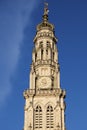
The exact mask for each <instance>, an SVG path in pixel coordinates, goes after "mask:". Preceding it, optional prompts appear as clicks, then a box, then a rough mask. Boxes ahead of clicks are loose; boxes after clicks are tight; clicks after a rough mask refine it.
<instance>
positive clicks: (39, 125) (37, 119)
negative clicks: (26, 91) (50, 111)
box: [34, 106, 42, 129]
mask: <svg viewBox="0 0 87 130" xmlns="http://www.w3.org/2000/svg"><path fill="white" fill-rule="evenodd" d="M34 122H35V125H34V126H35V128H36V129H38V128H42V109H41V107H40V106H37V107H36V109H35V121H34Z"/></svg>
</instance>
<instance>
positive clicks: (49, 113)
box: [46, 106, 54, 128]
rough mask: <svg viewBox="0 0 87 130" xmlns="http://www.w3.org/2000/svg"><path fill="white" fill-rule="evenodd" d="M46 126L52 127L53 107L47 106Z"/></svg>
mask: <svg viewBox="0 0 87 130" xmlns="http://www.w3.org/2000/svg"><path fill="white" fill-rule="evenodd" d="M46 128H54V114H53V107H52V106H48V107H47V111H46Z"/></svg>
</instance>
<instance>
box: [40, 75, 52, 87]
mask: <svg viewBox="0 0 87 130" xmlns="http://www.w3.org/2000/svg"><path fill="white" fill-rule="evenodd" d="M38 87H39V88H50V87H51V79H50V78H49V77H42V78H40V79H39V81H38Z"/></svg>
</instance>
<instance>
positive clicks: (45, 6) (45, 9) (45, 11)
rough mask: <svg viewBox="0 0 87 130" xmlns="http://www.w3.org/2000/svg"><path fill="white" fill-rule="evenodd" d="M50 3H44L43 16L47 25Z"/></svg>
mask: <svg viewBox="0 0 87 130" xmlns="http://www.w3.org/2000/svg"><path fill="white" fill-rule="evenodd" d="M48 12H49V10H48V3H47V2H44V14H43V22H44V23H46V22H47V21H48Z"/></svg>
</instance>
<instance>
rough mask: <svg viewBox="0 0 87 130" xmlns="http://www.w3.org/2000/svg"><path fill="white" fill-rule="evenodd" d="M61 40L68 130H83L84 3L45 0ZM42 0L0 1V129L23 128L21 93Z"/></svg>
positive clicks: (86, 77)
mask: <svg viewBox="0 0 87 130" xmlns="http://www.w3.org/2000/svg"><path fill="white" fill-rule="evenodd" d="M47 1H48V3H49V10H50V12H49V21H50V22H51V23H53V24H54V25H55V33H56V36H57V37H58V39H59V42H58V44H57V45H58V50H59V63H60V68H61V86H62V88H63V89H66V92H67V96H66V128H67V130H73V129H79V130H82V129H87V125H86V122H87V94H86V93H87V1H86V0H66V1H59V0H55V1H54V0H47ZM43 2H44V0H0V129H3V130H5V129H6V130H11V129H12V130H19V129H22V128H23V121H24V99H23V91H24V90H25V89H27V88H28V87H29V71H30V64H31V61H32V59H31V57H32V48H33V38H34V36H35V33H36V30H35V29H36V25H37V24H38V23H40V22H41V19H42V14H43Z"/></svg>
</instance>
